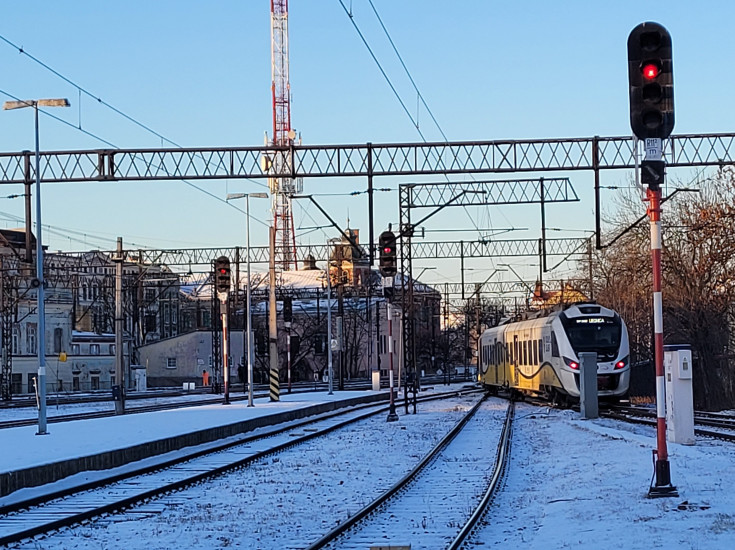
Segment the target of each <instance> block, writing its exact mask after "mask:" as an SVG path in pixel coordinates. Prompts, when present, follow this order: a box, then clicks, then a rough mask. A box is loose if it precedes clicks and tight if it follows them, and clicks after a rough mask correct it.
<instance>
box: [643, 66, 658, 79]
mask: <svg viewBox="0 0 735 550" xmlns="http://www.w3.org/2000/svg"><path fill="white" fill-rule="evenodd" d="M642 70H643V77H644V78H647V79H648V80H653V79H654V78H656V77H657V76H658V75H659V73H660V72H661V68H660V67H659V66H658V65H657V64H656V63H646V64H645V65H643V69H642Z"/></svg>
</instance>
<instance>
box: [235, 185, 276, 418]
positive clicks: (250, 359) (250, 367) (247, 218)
mask: <svg viewBox="0 0 735 550" xmlns="http://www.w3.org/2000/svg"><path fill="white" fill-rule="evenodd" d="M250 197H253V198H256V199H267V198H268V193H229V194H228V195H227V200H228V201H229V200H233V199H242V198H244V199H245V247H246V250H247V251H246V253H245V255H246V258H247V262H246V263H247V274H248V282H247V286H246V287H245V296H246V297H247V298H246V299H245V310H246V312H247V313H246V319H247V321H246V324H245V330H246V331H247V337H246V338H245V340H246V342H247V346H248V353H247V357H248V407H252V406H254V405H253V331H252V320H251V319H252V318H251V315H250Z"/></svg>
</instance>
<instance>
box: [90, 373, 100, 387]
mask: <svg viewBox="0 0 735 550" xmlns="http://www.w3.org/2000/svg"><path fill="white" fill-rule="evenodd" d="M89 382H90V384H91V389H92V390H98V389H100V377H99V376H90V377H89Z"/></svg>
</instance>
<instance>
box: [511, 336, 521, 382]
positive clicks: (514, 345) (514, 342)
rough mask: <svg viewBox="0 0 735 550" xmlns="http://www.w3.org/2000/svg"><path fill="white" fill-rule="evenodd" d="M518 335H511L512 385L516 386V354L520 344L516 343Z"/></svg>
mask: <svg viewBox="0 0 735 550" xmlns="http://www.w3.org/2000/svg"><path fill="white" fill-rule="evenodd" d="M518 343H519V342H518V335H517V334H514V335H513V366H512V369H513V387H514V388H517V387H518V355H519V352H520V346H519V345H518Z"/></svg>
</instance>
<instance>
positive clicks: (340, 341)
mask: <svg viewBox="0 0 735 550" xmlns="http://www.w3.org/2000/svg"><path fill="white" fill-rule="evenodd" d="M343 252H344V248H342V243H341V242H340V243H338V244H337V247H336V248H335V253H336V256H337V345H338V349H339V391H344V389H345V350H344V348H345V343H344V315H345V303H344V292H345V285H344V284H343V281H342V258H343Z"/></svg>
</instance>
